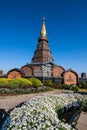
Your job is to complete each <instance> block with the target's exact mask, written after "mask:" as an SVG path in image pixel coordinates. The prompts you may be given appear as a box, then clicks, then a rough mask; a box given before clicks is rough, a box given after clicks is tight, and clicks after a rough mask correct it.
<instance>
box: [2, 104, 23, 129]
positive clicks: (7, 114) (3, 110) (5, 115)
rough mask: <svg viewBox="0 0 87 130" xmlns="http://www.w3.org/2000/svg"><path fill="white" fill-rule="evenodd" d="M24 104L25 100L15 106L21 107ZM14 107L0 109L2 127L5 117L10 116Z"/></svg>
mask: <svg viewBox="0 0 87 130" xmlns="http://www.w3.org/2000/svg"><path fill="white" fill-rule="evenodd" d="M23 104H24V102H22V103H20V104H19V105H17V106H15V107H16V108H18V107H21V106H22V105H23ZM13 109H14V108H12V109H10V110H9V111H7V112H6V111H5V109H0V129H1V127H2V125H3V123H4V121H5V119H6V118H7V117H8V116H9V113H10V112H11V111H12V110H13Z"/></svg>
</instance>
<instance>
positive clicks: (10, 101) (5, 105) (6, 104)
mask: <svg viewBox="0 0 87 130" xmlns="http://www.w3.org/2000/svg"><path fill="white" fill-rule="evenodd" d="M61 92H66V91H61V90H56V91H50V92H43V93H34V94H26V95H16V96H0V109H5V111H6V112H7V111H8V110H10V109H12V108H14V107H15V106H17V105H19V104H21V103H23V102H25V101H28V100H29V99H31V98H33V97H35V96H43V95H46V94H53V93H54V94H55V93H56V94H57V93H58V94H59V93H61Z"/></svg>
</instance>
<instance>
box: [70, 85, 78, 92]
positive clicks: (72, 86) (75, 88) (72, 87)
mask: <svg viewBox="0 0 87 130" xmlns="http://www.w3.org/2000/svg"><path fill="white" fill-rule="evenodd" d="M70 90H72V91H74V92H78V91H79V87H78V86H76V85H70Z"/></svg>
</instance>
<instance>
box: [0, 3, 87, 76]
mask: <svg viewBox="0 0 87 130" xmlns="http://www.w3.org/2000/svg"><path fill="white" fill-rule="evenodd" d="M43 15H44V16H45V18H46V29H47V36H48V39H49V45H50V49H51V51H52V55H53V58H54V61H55V64H58V65H61V66H63V67H64V68H65V69H66V70H67V69H69V68H72V69H73V70H75V71H76V72H77V73H78V74H80V73H81V72H86V73H87V0H1V1H0V70H4V73H7V72H8V71H9V70H10V69H12V68H15V67H16V68H20V67H22V66H23V65H25V64H26V63H27V62H28V63H30V62H31V59H32V57H33V54H34V51H35V49H36V46H37V43H38V37H39V35H40V29H41V24H42V17H43Z"/></svg>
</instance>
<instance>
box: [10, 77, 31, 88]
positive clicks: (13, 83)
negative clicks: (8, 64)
mask: <svg viewBox="0 0 87 130" xmlns="http://www.w3.org/2000/svg"><path fill="white" fill-rule="evenodd" d="M30 86H32V83H31V82H30V81H29V80H27V79H25V78H15V79H10V80H9V87H10V88H19V87H20V88H26V87H30Z"/></svg>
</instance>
